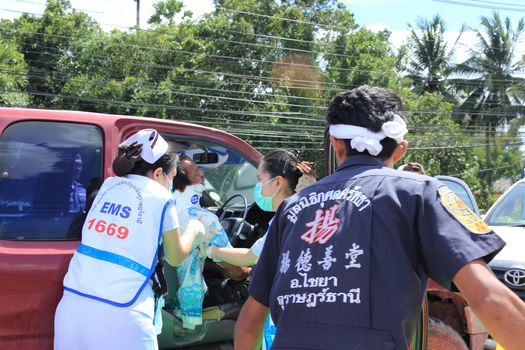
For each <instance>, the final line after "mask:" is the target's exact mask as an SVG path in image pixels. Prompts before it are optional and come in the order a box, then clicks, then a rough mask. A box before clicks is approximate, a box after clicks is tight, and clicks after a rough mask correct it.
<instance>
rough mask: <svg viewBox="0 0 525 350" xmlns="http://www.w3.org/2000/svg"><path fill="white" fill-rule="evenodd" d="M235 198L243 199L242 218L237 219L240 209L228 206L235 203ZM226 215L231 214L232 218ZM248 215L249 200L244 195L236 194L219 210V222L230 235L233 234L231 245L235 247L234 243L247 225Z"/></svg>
mask: <svg viewBox="0 0 525 350" xmlns="http://www.w3.org/2000/svg"><path fill="white" fill-rule="evenodd" d="M235 198H241V199H242V202H243V207H242V216H241V217H235V216H233V215H235V213H236V212H238V211H239V208H238V207H233V206H231V205H228V203H230V202H231V201H233V200H234V199H235ZM226 213H229V214H230V216H228V217H225V216H226ZM247 214H248V200H247V199H246V197H245V196H244V195H242V194H240V193H239V194H234V195H233V196H231V197H230V198H228V199H227V200H226V201H225V202H224V203H223V204H222V205H221V206H220V207H219V209H217V212H216V215H217V216H218V217H219V221H220V222H221V225H222V226H223V228H224V229H225V230H226V232H228V233H230V232H231V233H233V234H232V235H231V237H230V244H231V245H232V246H233V245H234V243H235V242H236V241H237V239H238V237H239V235H240V234H241V232H242V229H243V227H244V225H246V215H247Z"/></svg>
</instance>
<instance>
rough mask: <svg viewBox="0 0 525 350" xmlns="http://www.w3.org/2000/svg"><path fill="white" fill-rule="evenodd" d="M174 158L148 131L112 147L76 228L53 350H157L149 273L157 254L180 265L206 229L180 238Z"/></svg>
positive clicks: (190, 229)
mask: <svg viewBox="0 0 525 350" xmlns="http://www.w3.org/2000/svg"><path fill="white" fill-rule="evenodd" d="M176 165H177V156H176V154H175V153H172V152H169V151H168V144H167V143H166V141H165V140H164V139H163V138H162V137H161V136H160V134H159V133H158V132H157V131H155V130H153V129H145V130H141V131H139V132H137V133H136V134H134V135H133V136H131V137H130V138H128V139H127V140H126V141H124V142H123V143H122V144H121V145H120V146H119V156H118V157H117V159H116V160H115V162H114V163H113V169H114V171H115V173H116V174H117V175H119V176H116V177H110V178H108V179H107V180H106V181H104V183H103V184H102V187H101V188H100V190H99V192H98V194H97V196H96V198H95V199H94V201H93V205H92V207H91V209H90V210H89V213H88V215H87V218H86V221H85V223H84V226H83V228H82V242H81V244H80V245H79V247H78V248H77V251H76V252H75V254H74V255H73V258H72V259H71V262H70V264H69V269H68V272H67V274H66V276H65V278H64V295H63V297H62V299H61V301H60V303H59V304H58V307H57V310H56V313H55V341H54V347H55V349H56V350H74V349H94V350H95V349H96V350H98V349H127V350H134V349H137V350H139V349H140V350H143V349H148V350H149V349H157V348H158V345H157V336H156V331H155V325H154V318H155V312H159V311H160V310H159V311H156V310H155V297H154V292H153V289H152V284H151V279H150V278H151V275H152V274H154V272H155V265H156V263H157V260H158V258H157V257H158V256H159V255H158V249H163V252H164V257H165V260H166V261H167V262H168V263H169V264H170V265H176V264H179V263H180V262H181V261H182V260H183V259H184V258H185V257H186V256H187V255H188V253H189V251H190V249H191V246H192V244H193V241H194V239H195V238H196V237H197V236H198V235H200V234H201V235H202V234H203V233H204V232H205V228H204V225H202V223H200V222H199V221H198V220H192V221H190V222H189V223H188V226H187V228H186V230H185V232H184V234H181V233H180V232H179V223H178V218H177V212H176V209H175V205H174V203H173V200H172V196H171V192H170V191H169V188H170V186H171V185H172V181H173V177H174V176H175V174H176Z"/></svg>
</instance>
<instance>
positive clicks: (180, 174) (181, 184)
mask: <svg viewBox="0 0 525 350" xmlns="http://www.w3.org/2000/svg"><path fill="white" fill-rule="evenodd" d="M185 160H193V159H192V158H191V157H188V156H187V155H185V154H183V153H180V154H179V163H178V164H177V175H175V177H174V178H173V191H181V192H182V191H183V190H184V189H185V188H186V187H187V186H189V185H191V182H190V178H189V176H188V173H187V172H186V169H185V168H184V164H183V163H184V161H185Z"/></svg>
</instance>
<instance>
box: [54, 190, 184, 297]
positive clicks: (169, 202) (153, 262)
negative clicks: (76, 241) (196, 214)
mask: <svg viewBox="0 0 525 350" xmlns="http://www.w3.org/2000/svg"><path fill="white" fill-rule="evenodd" d="M174 203H175V200H172V199H170V200H169V201H168V202H167V203H166V204H165V205H164V208H162V215H161V217H160V227H159V234H158V237H157V250H158V249H159V248H161V249H162V246H160V241H161V239H162V225H163V224H164V215H165V214H166V209H168V206H169V205H170V204H174ZM81 245H82V244H81ZM90 248H91V247H90ZM93 249H94V248H93ZM157 250H155V257H154V258H153V261H152V262H151V267H150V269H149V272H148V274H147V275H146V277H147V278H146V279H145V280H144V283H143V284H142V286H141V287H140V288H139V290H138V291H137V294H135V296H134V297H133V299H131V300H130V301H129V302H127V303H117V302H115V301H112V300H108V299H105V298H100V297H97V296H94V295H91V294H86V293H82V292H79V291H78V290H76V289H73V288H69V287H66V286H64V290H67V291H69V292H71V293H74V294H77V295H80V296H83V297H86V298H89V299H93V300H97V301H101V302H103V303H107V304H110V305H113V306H118V307H128V306H130V305H133V304H134V303H135V301H136V300H137V298H138V297H139V295H140V293H142V290H143V289H144V287H146V285H147V284H148V282H149V279H150V277H151V274H152V273H153V271H154V270H155V264H156V262H157ZM115 255H117V254H115ZM129 260H131V259H129ZM131 261H133V260H131Z"/></svg>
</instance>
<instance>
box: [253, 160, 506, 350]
mask: <svg viewBox="0 0 525 350" xmlns="http://www.w3.org/2000/svg"><path fill="white" fill-rule="evenodd" d="M504 244H505V243H504V242H503V241H502V240H501V239H500V238H499V237H498V236H497V235H495V234H494V233H493V232H491V231H490V230H489V229H488V227H487V226H486V225H485V224H484V223H483V222H482V221H481V220H480V219H479V218H478V217H476V216H475V214H473V213H472V212H471V211H470V210H469V209H467V208H466V206H465V205H464V204H463V203H462V202H461V201H460V200H458V199H457V197H456V196H455V195H454V194H453V193H452V192H450V191H449V190H447V188H446V187H442V185H441V183H440V182H439V181H437V180H436V179H433V178H431V177H428V176H422V175H418V174H414V173H410V172H406V171H399V170H394V169H390V168H388V167H385V166H384V164H383V163H382V162H381V161H380V160H378V159H377V158H375V157H370V156H363V155H360V156H352V157H350V158H348V159H347V160H346V161H345V162H344V163H343V164H342V166H341V167H340V168H339V169H338V170H337V171H336V172H335V173H334V174H333V175H331V176H327V177H325V178H324V179H322V180H320V181H318V182H317V183H315V184H313V185H311V186H310V187H308V188H306V189H305V190H303V191H301V192H300V193H298V194H296V195H294V196H292V197H290V198H289V199H287V200H286V201H285V202H284V203H283V204H282V205H281V206H280V207H279V209H278V211H277V213H276V216H275V220H274V222H273V224H272V225H271V227H270V230H269V232H268V237H267V239H266V243H265V246H264V249H263V252H262V255H261V257H260V259H259V261H258V263H257V266H256V268H255V272H254V275H253V279H252V282H251V285H250V295H251V296H252V297H253V298H255V299H256V300H257V301H259V302H260V303H262V304H264V305H266V306H269V307H270V311H271V315H272V318H273V320H274V321H275V323H276V325H277V335H276V337H275V341H274V343H273V348H274V349H292V348H293V349H345V350H348V349H378V350H387V349H406V348H407V347H408V340H407V339H410V337H411V335H412V334H413V332H414V330H415V327H416V324H417V321H418V318H419V315H420V312H421V303H422V300H423V297H424V294H425V290H426V287H427V282H428V278H429V277H430V278H432V279H434V280H435V281H436V282H438V283H440V284H441V285H442V286H445V287H449V286H450V284H451V281H452V279H453V277H454V276H455V274H456V273H457V272H458V270H459V269H460V268H461V267H462V266H464V265H465V264H467V263H468V262H470V261H473V260H475V259H478V258H485V259H486V260H488V259H490V258H491V257H492V256H494V255H495V254H496V253H497V252H498V251H499V250H500V249H501V248H502V247H503V245H504Z"/></svg>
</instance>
